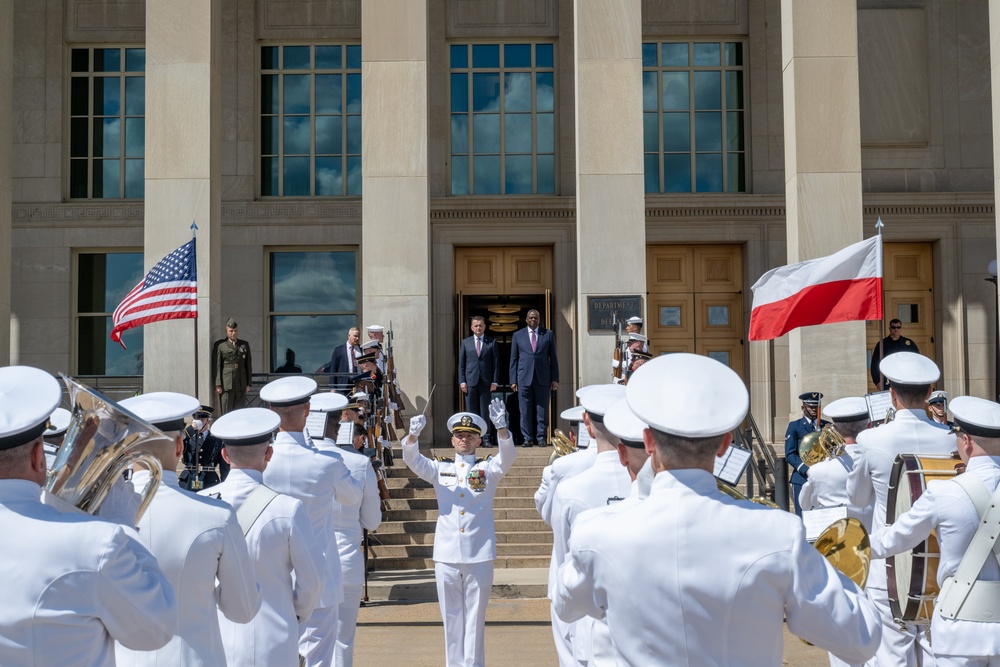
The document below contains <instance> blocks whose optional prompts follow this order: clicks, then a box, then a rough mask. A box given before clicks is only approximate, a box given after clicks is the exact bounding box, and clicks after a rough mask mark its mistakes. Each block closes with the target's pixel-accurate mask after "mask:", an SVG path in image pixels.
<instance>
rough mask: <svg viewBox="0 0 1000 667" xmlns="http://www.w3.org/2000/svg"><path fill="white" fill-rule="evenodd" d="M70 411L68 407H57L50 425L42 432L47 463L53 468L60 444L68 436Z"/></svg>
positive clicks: (50, 417)
mask: <svg viewBox="0 0 1000 667" xmlns="http://www.w3.org/2000/svg"><path fill="white" fill-rule="evenodd" d="M70 416H71V415H70V413H69V410H67V409H66V408H56V409H55V410H53V411H52V414H51V415H49V427H48V428H47V429H45V433H43V434H42V436H43V438H42V439H43V442H42V446H43V447H44V448H45V463H46V465H47V466H48V467H49V468H50V469H51V468H52V463H53V462H55V460H56V454H58V453H59V446H60V445H61V444H62V441H63V438H64V437H66V429H68V428H69V421H70Z"/></svg>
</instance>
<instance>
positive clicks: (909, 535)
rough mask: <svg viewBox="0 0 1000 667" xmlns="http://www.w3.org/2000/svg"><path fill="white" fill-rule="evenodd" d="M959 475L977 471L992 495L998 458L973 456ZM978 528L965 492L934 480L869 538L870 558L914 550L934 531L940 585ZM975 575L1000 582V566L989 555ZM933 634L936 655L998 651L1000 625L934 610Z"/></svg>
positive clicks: (998, 478) (999, 475)
mask: <svg viewBox="0 0 1000 667" xmlns="http://www.w3.org/2000/svg"><path fill="white" fill-rule="evenodd" d="M963 474H965V475H975V476H976V477H977V478H978V479H979V481H981V482H982V483H983V486H985V487H986V490H987V491H989V493H990V495H993V492H994V491H996V488H997V485H998V484H1000V457H987V456H974V457H972V458H971V459H969V464H968V467H967V468H966V471H965V473H963ZM978 527H979V515H978V514H977V513H976V508H975V506H974V505H973V504H972V500H971V499H970V498H969V494H967V493H966V492H965V490H964V489H963V488H962V487H961V486H959V485H958V484H957V483H955V482H953V481H950V480H939V481H934V482H931V483H930V484H928V486H927V490H926V491H924V492H923V494H921V496H920V498H918V499H917V501H916V502H915V503H913V507H911V508H910V511H909V512H907V513H906V514H904V515H902V516H901V517H899V518H898V519H897V520H896V522H895V523H894V524H892V525H891V526H889V527H887V528H883V529H881V530H879V531H878V532H876V533H875V534H873V535H872V536H871V545H872V558H886V557H887V556H892V555H894V554H898V553H901V552H903V551H907V550H909V549H912V548H913V547H915V546H916V545H917V544H919V543H920V542H922V541H923V540H924V539H926V538H927V536H928V535H929V534H930V532H931V531H932V530H935V531H937V538H938V543H939V544H940V546H941V560H940V562H939V563H938V570H937V581H938V585H939V586H940V585H941V584H943V583H944V580H945V579H947V578H948V577H950V576H952V575H954V574H955V571H956V570H958V565H959V563H961V562H962V557H963V556H964V555H965V551H966V549H968V548H969V543H970V542H972V536H973V535H975V534H976V529H977V528H978ZM978 578H979V579H982V580H985V581H1000V565H998V564H997V560H996V558H994V557H993V556H992V555H990V556H988V557H987V558H986V563H985V564H984V565H983V569H982V571H981V572H980V573H979V577H978ZM931 637H932V638H933V642H934V652H935V653H936V654H942V655H961V656H995V655H1000V623H979V622H977V621H961V620H953V619H950V618H945V617H944V616H941V615H940V614H938V613H937V612H936V611H935V613H934V616H933V618H932V620H931Z"/></svg>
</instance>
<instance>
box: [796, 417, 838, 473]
mask: <svg viewBox="0 0 1000 667" xmlns="http://www.w3.org/2000/svg"><path fill="white" fill-rule="evenodd" d="M843 453H844V437H843V436H842V435H840V433H838V432H837V429H835V428H833V425H832V424H827V425H826V426H824V427H823V428H822V429H821V430H819V431H813V432H812V433H808V434H806V436H805V437H803V438H802V442H800V443H799V456H800V457H801V458H802V462H803V463H805V464H806V465H807V466H809V467H810V468H811V467H812V466H814V465H816V464H817V463H822V462H823V461H826V460H827V459H835V458H837V457H838V456H840V455H841V454H843Z"/></svg>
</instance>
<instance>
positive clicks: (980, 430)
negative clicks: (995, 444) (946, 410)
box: [952, 417, 1000, 438]
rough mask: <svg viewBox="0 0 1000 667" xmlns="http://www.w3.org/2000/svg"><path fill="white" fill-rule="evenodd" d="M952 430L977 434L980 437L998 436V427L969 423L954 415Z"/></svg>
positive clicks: (999, 431)
mask: <svg viewBox="0 0 1000 667" xmlns="http://www.w3.org/2000/svg"><path fill="white" fill-rule="evenodd" d="M952 431H953V432H955V433H968V434H969V435H978V436H979V437H981V438H1000V428H990V427H988V426H979V425H978V424H970V423H969V422H967V421H962V420H961V419H959V418H958V417H955V428H954V429H952Z"/></svg>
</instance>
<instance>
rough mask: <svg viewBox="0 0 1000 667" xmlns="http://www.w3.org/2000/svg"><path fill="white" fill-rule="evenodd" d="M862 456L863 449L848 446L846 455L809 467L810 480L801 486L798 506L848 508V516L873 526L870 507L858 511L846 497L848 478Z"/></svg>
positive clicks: (857, 446) (845, 448)
mask: <svg viewBox="0 0 1000 667" xmlns="http://www.w3.org/2000/svg"><path fill="white" fill-rule="evenodd" d="M860 455H861V446H860V445H847V446H845V447H844V453H843V454H841V455H840V456H838V457H836V458H832V459H827V460H825V461H822V462H820V463H817V464H816V465H814V466H810V467H809V479H807V480H806V483H805V484H803V485H802V492H801V494H800V495H799V505H800V506H801V507H802V509H804V510H811V509H821V508H825V507H841V506H843V507H846V508H847V516H852V517H854V518H856V519H858V520H860V521H861V522H862V523H863V524H865V526H870V525H871V517H872V511H871V508H870V507H858V506H857V505H855V504H854V503H852V502H851V499H850V498H848V497H847V476H848V475H849V474H850V472H851V470H853V469H854V463H855V461H857V459H858V457H859V456H860Z"/></svg>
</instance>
